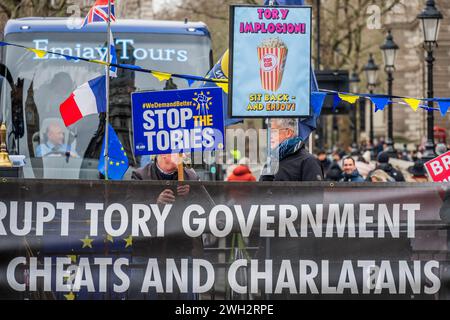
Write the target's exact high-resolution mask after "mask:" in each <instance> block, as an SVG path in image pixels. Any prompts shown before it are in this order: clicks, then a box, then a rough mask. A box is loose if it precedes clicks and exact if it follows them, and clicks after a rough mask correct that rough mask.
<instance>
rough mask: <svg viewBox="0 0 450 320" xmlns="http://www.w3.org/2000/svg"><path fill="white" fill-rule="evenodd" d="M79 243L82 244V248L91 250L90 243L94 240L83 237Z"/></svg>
mask: <svg viewBox="0 0 450 320" xmlns="http://www.w3.org/2000/svg"><path fill="white" fill-rule="evenodd" d="M80 241H81V242H83V248H82V249H84V248H91V249H92V242H93V241H94V239H90V238H89V237H88V236H86V237H84V239H80Z"/></svg>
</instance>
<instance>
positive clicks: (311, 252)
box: [0, 180, 450, 300]
mask: <svg viewBox="0 0 450 320" xmlns="http://www.w3.org/2000/svg"><path fill="white" fill-rule="evenodd" d="M189 185H190V193H189V194H188V195H187V196H183V197H181V196H179V197H178V196H177V199H176V201H175V203H173V204H170V205H158V204H156V199H157V197H158V195H159V193H161V192H162V191H163V190H165V189H168V188H169V189H172V188H174V189H176V186H177V183H176V182H167V181H153V182H138V181H136V182H126V183H125V182H110V183H108V184H107V185H105V184H104V183H103V182H97V181H70V182H69V181H52V180H45V181H44V180H33V181H31V180H28V181H26V180H15V181H7V182H6V183H5V182H3V183H2V184H1V185H0V244H1V245H0V298H2V299H62V300H66V299H67V300H73V299H193V297H194V295H197V297H200V298H201V299H205V300H210V299H211V297H212V293H214V297H215V298H216V299H239V298H243V297H244V298H247V299H252V300H253V299H265V298H287V299H300V298H324V299H328V298H333V297H334V298H344V297H346V298H367V297H370V298H383V299H386V298H399V299H400V298H401V299H449V298H450V295H449V291H448V288H449V283H448V279H450V277H449V271H448V270H449V268H448V262H447V261H448V259H447V257H448V254H449V252H450V251H449V249H450V248H449V241H448V234H449V233H448V230H449V225H448V222H449V221H450V219H449V218H450V210H449V209H450V202H449V200H450V192H449V190H450V189H448V186H442V185H432V184H424V185H420V186H418V185H416V184H403V185H395V186H382V187H381V186H379V185H368V184H367V185H361V184H359V185H345V186H334V185H330V184H327V183H306V184H299V183H283V184H280V183H264V184H262V183H260V184H252V183H249V184H239V183H238V184H229V183H228V184H227V183H202V182H190V183H189ZM255 186H257V187H255ZM62 188H64V190H65V191H66V192H64V193H61V189H62ZM236 234H237V235H239V237H242V239H243V240H239V241H234V240H233V241H230V240H231V239H232V238H234V237H235V235H236ZM206 239H209V240H208V241H206ZM222 240H225V241H222ZM238 242H239V243H240V244H239V245H233V243H238ZM227 243H228V245H227ZM230 243H231V247H230ZM220 255H223V257H224V258H222V260H220V259H219V256H220ZM220 261H222V263H221V262H220ZM224 261H226V263H223V262H224Z"/></svg>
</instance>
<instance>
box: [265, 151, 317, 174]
mask: <svg viewBox="0 0 450 320" xmlns="http://www.w3.org/2000/svg"><path fill="white" fill-rule="evenodd" d="M260 180H261V181H322V180H323V169H322V165H321V163H320V161H319V160H318V159H316V158H315V157H314V156H313V155H311V154H310V153H309V152H308V151H307V150H306V148H305V146H304V145H303V146H302V147H301V148H300V150H298V151H297V152H296V153H293V154H291V155H289V156H287V157H286V158H285V159H283V160H281V161H280V163H279V168H278V171H277V173H276V174H275V176H261V179H260Z"/></svg>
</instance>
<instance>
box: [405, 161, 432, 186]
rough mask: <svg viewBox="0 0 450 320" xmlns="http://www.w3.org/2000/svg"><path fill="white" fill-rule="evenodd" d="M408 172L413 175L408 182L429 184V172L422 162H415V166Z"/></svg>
mask: <svg viewBox="0 0 450 320" xmlns="http://www.w3.org/2000/svg"><path fill="white" fill-rule="evenodd" d="M408 172H409V173H410V174H411V177H410V178H409V179H408V182H422V183H424V182H429V180H428V177H427V170H426V169H425V165H424V163H423V161H422V160H417V161H416V162H414V165H413V166H411V167H409V168H408Z"/></svg>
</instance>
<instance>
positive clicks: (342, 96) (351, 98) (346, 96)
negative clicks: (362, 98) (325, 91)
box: [339, 93, 359, 104]
mask: <svg viewBox="0 0 450 320" xmlns="http://www.w3.org/2000/svg"><path fill="white" fill-rule="evenodd" d="M339 98H340V99H341V100H342V101H345V102H348V103H350V104H355V103H356V101H358V99H359V96H354V95H350V94H343V93H339Z"/></svg>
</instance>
